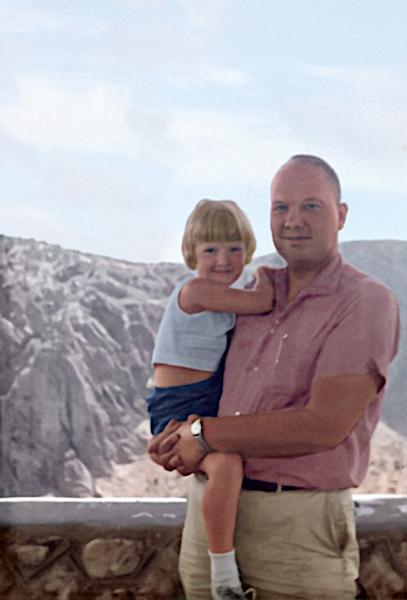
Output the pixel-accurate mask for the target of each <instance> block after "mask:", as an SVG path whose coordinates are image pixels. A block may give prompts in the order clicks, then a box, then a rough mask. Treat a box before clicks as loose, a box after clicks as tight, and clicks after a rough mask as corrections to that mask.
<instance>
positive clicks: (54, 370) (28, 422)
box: [0, 236, 407, 496]
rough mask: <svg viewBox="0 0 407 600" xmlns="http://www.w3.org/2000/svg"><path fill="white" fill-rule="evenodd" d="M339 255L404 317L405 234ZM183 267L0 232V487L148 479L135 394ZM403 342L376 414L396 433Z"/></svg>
mask: <svg viewBox="0 0 407 600" xmlns="http://www.w3.org/2000/svg"><path fill="white" fill-rule="evenodd" d="M342 253H343V255H344V256H345V258H346V259H347V260H348V261H349V262H352V263H353V264H355V265H356V266H358V267H360V268H362V269H363V270H365V271H368V272H370V273H371V274H373V275H374V276H376V277H378V278H379V279H381V280H382V281H384V282H385V283H386V284H387V285H388V286H389V287H390V288H391V289H392V290H393V291H394V293H395V294H396V296H397V297H398V300H399V302H400V306H401V311H402V315H403V317H402V318H403V319H404V317H405V316H406V308H407V307H406V292H407V290H406V287H407V278H406V277H405V276H404V275H403V274H404V273H405V269H406V267H405V265H406V264H407V242H397V241H378V242H348V243H345V244H343V245H342ZM278 260H279V259H278V257H276V256H275V255H274V256H273V255H271V256H269V257H262V258H261V259H258V260H257V261H256V262H257V263H258V262H262V263H264V262H267V263H273V264H274V263H276V261H278ZM185 273H186V269H185V267H183V266H182V265H180V264H169V263H160V264H138V263H130V262H125V261H119V260H114V259H111V258H107V257H101V256H93V255H89V254H83V253H80V252H76V251H72V250H64V249H62V248H60V247H59V246H55V245H49V244H46V243H44V242H36V241H33V240H21V239H15V238H8V237H4V236H2V237H0V349H1V352H0V425H1V427H0V469H1V473H0V481H1V484H0V486H1V488H0V495H3V496H37V495H44V494H54V495H68V496H92V495H95V494H103V495H104V494H105V493H107V492H104V490H106V489H109V493H113V492H114V490H115V489H116V491H117V493H118V494H120V493H122V492H121V491H120V489H121V488H120V486H118V487H116V488H114V489H113V490H112V486H110V487H109V483H108V482H109V480H110V479H111V480H112V481H113V480H114V477H115V476H117V474H118V473H119V475H120V474H121V475H120V476H122V477H130V476H131V477H134V474H135V472H136V473H138V476H139V477H141V478H142V477H149V478H150V480H151V481H152V482H153V483H154V481H157V482H158V481H159V476H156V474H155V473H154V470H153V468H149V467H148V466H146V463H145V461H144V457H143V455H144V452H145V445H146V436H147V432H146V422H145V419H146V410H145V405H144V400H143V398H144V397H145V395H146V393H147V390H146V383H147V380H148V378H149V376H150V374H151V371H150V365H149V363H150V357H151V352H152V349H153V343H154V335H155V331H156V329H157V326H158V323H159V319H160V317H161V314H162V311H163V308H164V305H165V300H166V298H167V297H168V295H169V293H170V291H171V290H172V288H173V286H174V284H175V282H176V281H177V280H178V279H179V278H180V277H182V275H183V274H185ZM406 352H407V343H406V339H405V336H404V337H403V339H402V344H401V348H400V353H399V356H398V358H397V360H396V361H395V364H394V365H393V367H392V371H391V380H390V385H389V390H388V395H387V399H386V402H385V406H384V412H383V420H384V423H385V424H386V425H387V426H388V427H389V428H390V430H389V431H390V434H389V435H390V436H391V435H392V430H394V432H398V434H399V435H401V438H402V439H405V438H406V437H407V418H406V417H407V409H406V401H407V382H406V381H405V378H403V375H402V365H403V364H405V360H406V358H407V357H406ZM394 435H395V436H396V433H394ZM395 439H396V438H395ZM395 443H399V437H397V440H396V442H395ZM125 465H133V466H132V467H128V469H130V470H128V472H127V474H125V473H126V469H125ZM134 465H138V467H137V466H136V467H134ZM147 465H148V463H147ZM143 473H145V475H143ZM160 482H161V480H160ZM160 485H163V486H165V487H167V485H168V488H169V490H168V491H170V489H171V490H172V489H173V487H174V485H173V483H169V482H162V484H161V483H160ZM139 487H140V485H139ZM141 488H143V486H142V485H141ZM143 489H145V490H147V489H150V488H149V486H148V485H145V486H144V488H143ZM162 491H163V495H165V491H166V490H162ZM170 493H171V492H170ZM113 495H114V494H113ZM126 495H127V494H126Z"/></svg>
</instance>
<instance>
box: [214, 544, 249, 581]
mask: <svg viewBox="0 0 407 600" xmlns="http://www.w3.org/2000/svg"><path fill="white" fill-rule="evenodd" d="M208 554H209V558H210V561H211V582H212V588H215V589H216V587H217V586H219V585H221V586H224V587H231V588H237V589H238V590H240V589H241V588H242V584H241V583H240V577H239V571H238V568H237V563H236V556H235V549H234V548H233V550H230V552H222V553H221V554H217V553H215V552H211V551H210V550H208Z"/></svg>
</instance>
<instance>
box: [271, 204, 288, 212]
mask: <svg viewBox="0 0 407 600" xmlns="http://www.w3.org/2000/svg"><path fill="white" fill-rule="evenodd" d="M286 210H287V206H286V205H285V204H275V205H274V206H273V212H284V211H286Z"/></svg>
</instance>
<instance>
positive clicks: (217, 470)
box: [199, 452, 243, 553]
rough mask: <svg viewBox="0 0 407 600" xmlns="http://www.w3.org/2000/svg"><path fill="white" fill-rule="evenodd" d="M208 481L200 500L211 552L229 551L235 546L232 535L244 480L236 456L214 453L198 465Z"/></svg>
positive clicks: (241, 466)
mask: <svg viewBox="0 0 407 600" xmlns="http://www.w3.org/2000/svg"><path fill="white" fill-rule="evenodd" d="M199 468H200V470H201V471H203V472H204V473H205V474H206V475H207V477H208V481H207V484H206V489H205V493H204V497H203V505H202V510H203V517H204V521H205V528H206V534H207V537H208V546H209V550H210V551H211V552H216V553H221V552H229V551H230V550H232V549H233V547H234V541H233V538H234V532H235V524H236V516H237V508H238V503H239V496H240V491H241V488H242V480H243V463H242V459H241V457H240V455H239V454H228V453H224V452H214V453H211V454H207V455H206V456H205V458H204V459H203V461H202V462H201V464H200V465H199Z"/></svg>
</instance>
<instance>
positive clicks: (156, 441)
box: [147, 419, 182, 471]
mask: <svg viewBox="0 0 407 600" xmlns="http://www.w3.org/2000/svg"><path fill="white" fill-rule="evenodd" d="M181 425H182V423H180V422H179V421H175V420H174V419H171V421H170V422H169V423H168V425H167V426H166V428H165V429H164V430H163V431H162V432H161V433H159V434H158V435H155V436H154V437H153V439H152V440H151V441H150V442H149V444H148V447H147V451H148V453H149V454H150V458H151V460H153V461H154V462H155V463H157V465H160V466H161V467H163V468H164V469H165V470H166V471H174V469H175V468H176V467H173V466H171V464H170V463H171V459H173V458H174V456H175V454H174V447H175V444H176V443H177V441H178V439H179V437H178V434H177V430H178V429H179V428H180V427H181Z"/></svg>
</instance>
